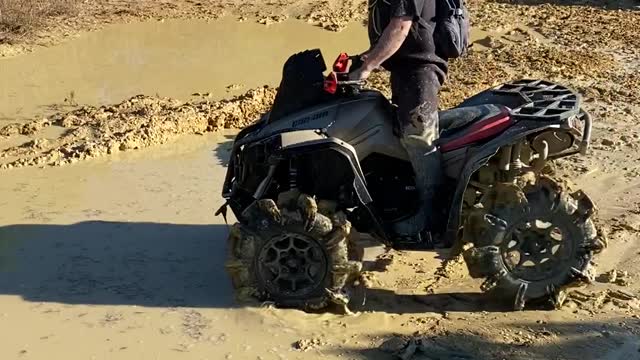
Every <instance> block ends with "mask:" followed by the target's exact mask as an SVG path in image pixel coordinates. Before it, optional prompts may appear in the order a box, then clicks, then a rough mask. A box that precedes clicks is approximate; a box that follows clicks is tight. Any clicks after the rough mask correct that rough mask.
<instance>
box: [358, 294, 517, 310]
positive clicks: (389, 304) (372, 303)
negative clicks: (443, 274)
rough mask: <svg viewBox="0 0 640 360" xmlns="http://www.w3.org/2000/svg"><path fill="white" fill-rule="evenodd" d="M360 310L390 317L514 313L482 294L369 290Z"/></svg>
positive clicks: (506, 305)
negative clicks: (424, 293)
mask: <svg viewBox="0 0 640 360" xmlns="http://www.w3.org/2000/svg"><path fill="white" fill-rule="evenodd" d="M358 310H362V311H376V312H386V313H391V314H417V313H423V312H437V313H455V312H480V311H486V312H504V311H512V310H513V308H509V306H508V304H503V303H499V302H496V301H494V300H492V299H490V298H489V297H488V296H487V295H486V294H483V293H457V292H455V293H454V292H452V293H441V294H430V295H407V294H397V293H395V292H394V291H392V290H387V289H368V290H367V291H366V302H365V303H364V305H362V306H360V307H359V308H358Z"/></svg>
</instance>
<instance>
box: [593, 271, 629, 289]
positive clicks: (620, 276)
mask: <svg viewBox="0 0 640 360" xmlns="http://www.w3.org/2000/svg"><path fill="white" fill-rule="evenodd" d="M629 278H630V277H629V272H628V271H626V270H616V269H613V270H611V271H608V272H606V273H604V274H602V275H601V276H600V277H599V278H598V281H600V282H604V283H609V284H616V285H619V286H629V285H630V280H629Z"/></svg>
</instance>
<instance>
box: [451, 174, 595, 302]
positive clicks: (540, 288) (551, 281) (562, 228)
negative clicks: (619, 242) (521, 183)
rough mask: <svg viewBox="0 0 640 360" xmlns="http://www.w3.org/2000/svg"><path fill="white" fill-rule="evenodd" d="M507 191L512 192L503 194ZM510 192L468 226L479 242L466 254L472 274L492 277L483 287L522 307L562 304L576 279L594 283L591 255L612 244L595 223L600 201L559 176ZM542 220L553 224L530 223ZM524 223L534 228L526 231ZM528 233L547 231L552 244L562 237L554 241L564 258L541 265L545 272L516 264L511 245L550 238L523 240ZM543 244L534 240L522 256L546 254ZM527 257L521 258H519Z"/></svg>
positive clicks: (470, 236)
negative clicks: (565, 185) (567, 188)
mask: <svg viewBox="0 0 640 360" xmlns="http://www.w3.org/2000/svg"><path fill="white" fill-rule="evenodd" d="M499 192H500V191H499V190H498V193H499ZM505 193H509V191H507V192H503V193H502V194H501V195H504V194H505ZM508 197H509V196H502V198H500V194H498V196H496V197H495V198H494V199H493V201H491V205H488V208H484V209H478V210H475V211H473V212H472V213H471V214H470V215H469V218H468V219H467V222H466V223H465V227H464V229H463V234H464V235H463V236H464V238H466V239H473V247H471V248H469V249H467V250H466V251H465V252H464V253H463V255H464V259H465V262H466V263H467V267H468V269H469V273H470V275H471V276H472V277H474V278H485V279H486V280H485V282H484V283H483V284H482V286H481V290H482V291H484V292H487V293H489V294H490V295H491V296H493V297H494V298H497V299H499V300H501V301H506V302H509V303H511V304H513V307H514V309H516V310H522V309H523V308H524V306H525V304H526V303H527V302H534V301H535V302H540V301H545V300H550V301H551V302H552V303H554V304H556V305H557V304H558V297H559V296H560V295H561V293H562V291H563V289H564V288H566V287H568V286H570V285H572V284H574V283H576V282H591V281H592V280H593V277H594V276H595V274H593V271H592V269H591V259H592V257H593V255H594V254H596V253H599V252H600V251H602V249H603V248H604V247H605V246H606V243H604V241H603V240H602V239H601V237H600V236H599V234H598V231H597V229H596V227H595V225H594V223H593V220H592V216H593V213H594V206H593V204H592V203H591V201H590V200H589V199H588V197H586V196H584V194H583V193H582V192H576V193H573V194H568V193H566V192H564V191H563V190H562V187H561V186H560V185H558V184H557V183H555V182H554V181H553V180H551V179H549V178H544V177H543V178H541V179H539V181H538V182H537V183H536V184H535V185H530V186H528V187H526V188H525V189H522V190H521V189H519V188H518V190H516V191H515V192H513V189H512V190H511V195H510V197H511V198H510V199H506V200H505V198H508ZM485 205H487V204H485ZM539 221H540V223H541V224H543V225H544V224H551V225H549V226H548V227H547V228H542V229H538V228H537V227H538V226H541V225H534V226H530V224H532V222H534V223H535V224H538V222H539ZM521 225H524V226H525V227H524V228H525V229H530V230H525V231H524V232H522V231H521V228H519V226H521ZM545 226H546V225H545ZM546 229H548V230H546ZM523 233H524V234H534V236H541V235H538V234H544V236H546V237H549V240H548V242H550V243H551V244H553V238H557V237H561V240H559V241H561V244H560V245H553V246H558V250H557V251H558V252H559V251H560V249H562V252H563V253H562V254H563V256H562V259H561V260H560V261H557V260H556V261H555V263H550V264H547V265H546V266H545V268H549V270H548V271H541V270H537V271H540V272H543V274H542V275H540V274H537V273H536V274H537V276H532V275H524V274H527V273H526V272H524V273H523V272H521V271H520V268H518V269H516V268H515V267H514V264H513V263H514V262H515V261H513V260H512V259H511V258H510V257H509V256H505V252H507V253H508V254H510V252H509V249H510V246H518V244H519V243H521V244H526V243H527V242H528V243H529V244H532V243H533V244H539V243H543V242H544V241H538V240H526V241H523V240H521V237H522V236H524V235H522V234H523ZM558 233H559V234H561V235H560V236H559V235H557V234H558ZM554 234H555V235H554ZM529 239H530V237H529ZM514 244H515V245H514ZM537 246H538V245H535V246H533V247H532V245H528V247H529V249H528V251H523V253H522V254H521V255H519V257H520V259H524V258H525V257H526V258H533V257H536V256H541V255H540V254H536V253H535V251H533V250H535V248H536V247H537ZM532 249H533V250H532ZM545 249H547V250H543V249H541V247H538V250H539V251H538V252H539V253H544V252H545V251H549V248H548V247H545ZM521 261H522V260H519V259H517V262H518V263H521ZM527 261H528V260H527ZM549 261H551V260H549ZM532 262H533V261H532ZM533 263H534V266H537V267H538V269H544V268H543V267H542V266H543V264H544V263H542V264H535V262H533ZM518 265H519V264H517V265H516V267H517V266H518ZM523 265H524V264H523ZM521 267H522V266H521ZM516 270H518V271H516ZM560 302H561V301H560Z"/></svg>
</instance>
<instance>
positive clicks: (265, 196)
mask: <svg viewBox="0 0 640 360" xmlns="http://www.w3.org/2000/svg"><path fill="white" fill-rule="evenodd" d="M350 60H353V59H352V58H349V57H348V56H346V55H345V54H342V55H341V56H340V57H339V58H338V59H337V60H336V62H335V63H334V68H333V72H331V73H330V74H329V75H328V76H327V77H325V76H324V74H323V73H324V71H325V70H326V66H325V63H324V60H323V58H322V55H321V53H320V51H319V50H313V51H305V52H302V53H299V54H296V55H293V56H292V57H290V58H289V60H288V61H287V62H286V64H285V66H284V70H283V78H282V81H281V84H280V87H279V90H278V93H277V96H276V98H275V102H274V104H273V107H272V109H271V111H270V112H269V113H267V114H265V115H264V116H263V117H262V118H261V119H260V120H259V121H257V122H256V123H254V124H253V125H251V126H249V127H247V128H245V129H244V130H242V131H241V132H240V133H239V134H238V135H237V137H236V139H235V142H234V145H233V150H232V153H231V159H230V162H229V168H228V171H227V175H226V179H225V183H224V189H223V196H224V198H226V199H227V203H226V204H225V206H223V208H221V209H220V210H219V213H222V212H226V208H227V206H228V207H231V209H232V211H233V213H234V214H235V216H236V218H237V219H238V221H239V223H238V224H236V225H234V226H233V227H232V229H231V233H230V237H229V258H228V262H227V270H228V272H229V273H230V275H231V278H232V281H233V285H234V287H235V288H236V289H237V290H238V291H239V292H240V293H241V294H244V295H251V296H255V297H258V298H260V299H263V300H269V301H273V302H275V303H276V304H277V305H280V306H286V307H300V308H307V309H318V308H322V307H325V306H326V305H328V304H330V303H338V304H346V303H348V301H349V286H350V284H351V283H352V282H353V281H354V280H356V279H357V278H358V274H359V272H360V271H361V268H362V265H361V260H362V259H361V258H362V251H361V249H358V247H357V243H356V242H355V241H352V238H353V237H351V236H350V232H351V230H352V229H351V228H352V226H353V227H354V228H355V229H356V230H357V231H358V232H359V233H368V234H370V235H371V236H372V237H374V238H376V239H378V240H379V241H381V242H383V243H384V244H386V245H388V246H391V247H394V248H414V249H420V248H428V247H429V246H430V245H432V242H433V239H436V238H437V239H441V243H442V245H443V246H446V247H452V248H453V249H452V252H453V253H454V255H456V254H457V255H459V254H461V253H462V254H463V256H464V259H465V261H466V263H467V266H468V269H469V273H470V274H471V276H473V277H481V278H485V279H486V281H485V282H484V284H483V286H482V290H483V291H487V292H491V293H493V294H494V295H497V296H498V297H499V298H501V299H503V300H505V299H506V300H508V301H509V302H510V303H511V304H513V306H514V308H515V309H522V308H523V307H524V305H525V303H526V302H527V301H530V300H540V299H550V298H551V299H554V298H555V297H556V296H557V295H558V293H559V290H560V289H561V288H562V287H563V286H565V285H567V284H570V283H572V282H574V281H576V280H584V279H587V280H588V279H590V278H591V275H590V271H589V270H590V268H589V267H590V261H591V258H592V256H593V254H594V253H597V252H599V251H600V250H601V249H602V248H603V247H604V241H603V240H601V237H600V235H599V234H598V232H597V230H596V228H595V226H594V223H593V222H592V216H593V213H594V205H593V204H592V202H591V201H590V200H589V198H588V197H587V196H586V195H585V194H584V193H582V192H580V191H578V192H574V193H568V192H566V190H564V189H563V186H562V185H561V184H559V183H557V182H556V181H554V180H553V179H552V178H551V177H549V176H547V175H545V174H546V173H547V172H548V171H547V170H548V169H549V168H550V165H552V164H551V163H550V162H551V161H553V160H555V159H559V158H563V157H567V156H571V155H574V154H585V152H586V151H587V148H588V146H589V139H590V133H591V117H590V115H589V114H588V113H587V112H586V111H584V110H583V109H581V107H580V105H581V104H580V103H581V97H580V95H579V94H577V93H576V92H574V91H573V90H571V89H569V88H567V87H565V86H562V85H559V84H554V83H551V82H547V81H543V80H521V81H515V82H511V83H506V84H504V85H501V86H498V87H496V88H493V89H489V90H486V91H484V92H481V93H479V94H477V95H475V96H473V97H471V98H469V99H467V100H466V101H464V102H463V103H461V104H460V105H459V106H457V107H456V108H454V109H450V110H446V111H442V112H440V131H441V134H440V139H439V140H438V147H439V148H440V151H441V153H442V154H443V164H442V166H443V169H444V172H445V174H446V181H444V182H443V184H442V185H441V188H440V189H438V192H437V193H438V194H439V198H438V205H439V206H438V208H439V209H442V213H441V214H438V215H439V219H440V220H438V221H434V223H433V224H430V226H429V229H427V230H428V231H429V233H430V234H432V236H424V237H414V238H412V241H413V242H412V243H411V242H407V238H406V237H404V236H400V235H401V234H399V233H398V231H397V224H399V223H401V222H402V221H403V220H404V219H406V218H408V217H411V216H412V215H414V214H415V213H416V211H417V210H418V207H419V203H418V199H419V196H418V193H417V192H416V187H415V181H414V174H413V170H412V167H411V164H410V163H409V161H408V158H407V154H406V152H405V150H404V148H403V147H402V146H401V144H400V139H399V137H398V136H397V133H396V131H394V129H396V128H397V126H395V125H396V124H395V116H394V114H395V110H394V106H393V105H392V104H390V103H389V101H388V100H387V99H386V98H385V97H384V96H383V95H382V94H381V93H379V92H377V91H372V90H366V89H364V88H363V86H362V83H360V82H356V81H351V80H349V72H348V67H349V64H350ZM351 67H352V68H353V64H352V66H351ZM436 218H438V216H436Z"/></svg>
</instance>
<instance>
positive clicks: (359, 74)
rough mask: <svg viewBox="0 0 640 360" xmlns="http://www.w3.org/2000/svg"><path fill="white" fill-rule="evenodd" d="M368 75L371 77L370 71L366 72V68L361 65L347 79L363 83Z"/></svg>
mask: <svg viewBox="0 0 640 360" xmlns="http://www.w3.org/2000/svg"><path fill="white" fill-rule="evenodd" d="M369 75H371V70H368V69H367V67H366V66H364V65H363V66H362V67H361V68H359V69H358V70H356V71H354V72H352V73H351V74H350V76H349V77H350V78H351V80H356V81H365V80H367V78H368V77H369Z"/></svg>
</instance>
